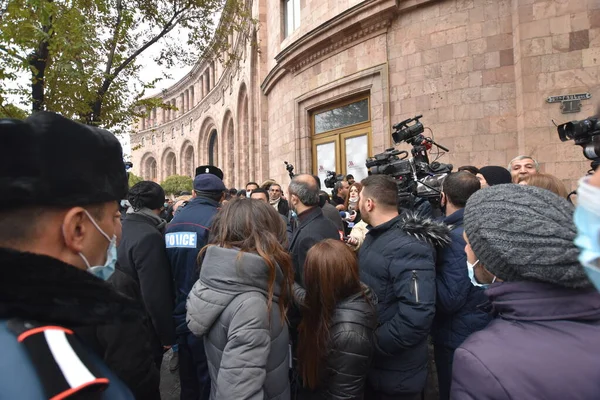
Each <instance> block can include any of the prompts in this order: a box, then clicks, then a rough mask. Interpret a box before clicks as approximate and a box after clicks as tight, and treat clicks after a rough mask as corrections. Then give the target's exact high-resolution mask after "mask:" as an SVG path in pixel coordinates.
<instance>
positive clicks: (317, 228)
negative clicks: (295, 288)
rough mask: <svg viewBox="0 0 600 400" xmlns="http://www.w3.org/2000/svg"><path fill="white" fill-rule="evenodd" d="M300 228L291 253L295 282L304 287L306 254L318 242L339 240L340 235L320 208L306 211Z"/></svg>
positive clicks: (301, 217)
mask: <svg viewBox="0 0 600 400" xmlns="http://www.w3.org/2000/svg"><path fill="white" fill-rule="evenodd" d="M298 219H299V223H298V227H297V228H296V230H295V231H294V233H293V236H292V240H291V242H290V253H291V254H292V261H293V263H294V270H295V280H296V282H298V283H299V284H300V285H301V286H303V285H304V260H305V259H306V253H307V252H308V250H310V248H311V247H313V246H314V245H315V244H316V243H317V242H320V241H321V240H324V239H338V240H341V238H340V233H339V232H338V230H337V229H336V227H335V226H334V225H333V223H332V222H331V221H330V220H328V219H327V218H325V216H324V215H323V212H322V211H321V209H320V208H319V207H314V208H311V209H309V210H306V211H305V212H303V213H302V214H300V215H299V216H298Z"/></svg>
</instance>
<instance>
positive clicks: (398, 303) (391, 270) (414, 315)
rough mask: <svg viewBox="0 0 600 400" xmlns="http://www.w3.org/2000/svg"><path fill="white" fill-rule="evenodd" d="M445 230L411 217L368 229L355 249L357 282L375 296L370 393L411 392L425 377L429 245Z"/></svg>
mask: <svg viewBox="0 0 600 400" xmlns="http://www.w3.org/2000/svg"><path fill="white" fill-rule="evenodd" d="M448 241H449V237H448V227H447V226H445V225H444V224H442V223H436V222H433V221H431V220H421V219H418V218H417V217H415V216H412V215H405V216H398V217H396V218H394V219H392V220H390V221H388V222H386V223H384V224H381V225H378V226H376V227H372V228H370V230H369V232H368V233H367V236H366V238H365V241H364V243H363V245H362V246H361V248H360V251H359V254H358V257H359V266H360V277H361V280H362V281H363V282H364V283H365V284H366V285H367V286H369V287H370V288H371V290H373V292H374V293H375V295H376V296H377V298H378V304H377V313H378V318H379V326H378V327H377V330H376V332H375V336H376V338H377V350H376V353H375V358H374V361H373V366H372V368H371V370H370V373H369V384H370V386H371V387H373V389H374V390H376V391H378V392H383V393H385V394H387V395H389V396H394V395H400V394H416V393H419V392H421V391H422V390H423V388H424V387H425V381H426V378H427V359H428V353H427V336H428V335H429V331H430V328H431V324H432V322H433V316H434V313H435V250H434V244H437V245H445V244H447V243H448Z"/></svg>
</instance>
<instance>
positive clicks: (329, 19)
mask: <svg viewBox="0 0 600 400" xmlns="http://www.w3.org/2000/svg"><path fill="white" fill-rule="evenodd" d="M252 14H253V16H254V18H256V19H257V20H258V21H259V26H258V29H257V30H256V31H255V32H254V33H253V35H254V37H253V40H244V39H243V38H242V37H237V38H236V37H233V38H232V43H233V46H234V48H237V49H239V50H240V54H242V56H241V58H240V60H239V62H237V63H234V64H233V65H231V66H228V67H224V66H223V65H222V64H221V63H219V62H218V61H214V60H210V59H201V60H199V62H198V63H197V65H196V66H195V67H194V68H193V70H192V71H191V72H190V73H189V74H188V75H187V76H186V77H184V78H183V79H182V80H181V81H180V82H178V83H177V84H175V85H174V86H172V87H170V88H169V89H167V90H166V91H164V92H163V93H162V94H161V95H160V96H162V97H163V99H164V100H165V101H168V102H171V103H172V104H173V105H175V106H176V107H177V108H178V110H177V111H167V110H164V111H163V110H161V109H159V110H151V111H150V112H149V117H148V118H147V119H145V120H144V121H139V123H138V125H137V126H136V127H134V133H133V134H132V135H131V143H132V146H134V147H138V149H137V150H135V151H134V152H133V156H132V157H133V159H132V161H133V163H134V171H135V173H136V174H139V175H141V176H143V177H144V178H146V179H153V180H156V181H161V180H163V179H164V178H166V177H167V176H169V175H172V174H181V175H193V171H194V168H195V166H197V165H201V164H207V163H209V164H214V165H217V166H219V167H220V168H221V169H223V170H224V172H225V181H226V184H227V185H228V186H230V187H237V188H240V187H242V186H244V185H245V183H246V182H247V181H250V180H254V181H258V182H260V181H262V180H264V179H267V178H273V179H276V180H278V181H280V182H281V183H283V184H284V186H285V184H286V183H287V182H288V181H289V178H288V176H287V173H286V170H285V168H284V161H288V162H290V163H291V164H293V165H294V166H295V167H296V171H297V172H312V173H319V174H320V175H321V176H324V174H325V171H326V170H328V169H335V170H336V171H337V172H338V173H353V174H354V175H355V177H357V178H360V177H362V176H364V175H366V169H365V167H364V159H365V158H366V157H367V156H372V155H374V154H376V153H380V152H382V151H384V150H385V149H386V148H389V147H391V146H392V144H393V143H392V140H391V136H390V135H391V132H392V126H393V125H394V124H395V123H397V122H399V121H402V120H404V119H406V118H410V117H413V116H414V115H416V114H423V119H422V122H423V123H424V125H425V126H426V127H428V128H430V130H426V134H428V135H430V134H431V132H432V133H433V135H434V138H435V140H436V141H437V142H439V143H441V144H443V145H444V146H445V147H447V148H449V150H450V152H449V153H448V154H446V155H445V156H444V157H443V158H441V159H440V161H441V162H448V163H452V164H454V165H455V167H458V166H460V165H465V164H469V165H476V166H484V165H503V166H505V165H506V164H507V163H508V161H510V159H512V158H513V157H514V156H516V155H519V154H530V155H532V156H533V157H535V158H536V159H538V161H539V162H540V163H541V166H542V169H543V170H544V171H546V172H549V173H552V174H555V175H556V176H558V177H559V178H561V179H563V180H565V182H567V183H568V184H569V185H570V186H573V185H574V184H575V182H576V180H577V178H578V177H580V176H581V175H583V174H584V173H585V172H586V171H587V169H589V161H587V160H585V158H584V157H583V155H582V152H581V148H580V147H579V146H575V145H574V144H573V142H568V143H563V142H561V141H560V140H559V138H558V135H557V132H556V128H555V126H554V124H553V121H555V122H556V123H562V122H566V121H570V120H574V119H583V118H585V117H588V116H590V115H592V114H593V113H594V112H595V110H596V105H597V104H599V103H598V100H599V99H598V98H597V97H596V95H597V94H598V95H600V92H597V91H596V90H597V87H598V85H599V84H600V0H549V1H540V0H366V1H361V0H254V1H253V2H252ZM588 92H589V93H591V94H592V98H591V99H589V100H583V101H582V102H581V105H582V108H581V111H580V112H578V113H572V114H563V113H562V111H561V108H560V103H548V102H547V98H548V97H550V96H557V95H566V94H576V93H588ZM399 148H400V149H404V150H406V149H408V146H406V145H401V146H399Z"/></svg>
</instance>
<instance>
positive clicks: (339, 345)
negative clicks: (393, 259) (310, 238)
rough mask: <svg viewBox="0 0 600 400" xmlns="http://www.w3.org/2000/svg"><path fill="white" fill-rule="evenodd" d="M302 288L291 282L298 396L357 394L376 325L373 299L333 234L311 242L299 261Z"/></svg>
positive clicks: (361, 392) (348, 253) (361, 393)
mask: <svg viewBox="0 0 600 400" xmlns="http://www.w3.org/2000/svg"><path fill="white" fill-rule="evenodd" d="M304 283H305V286H306V289H305V290H306V291H305V290H304V289H302V288H301V287H300V286H298V285H296V286H295V296H294V297H295V300H296V301H297V302H298V303H299V305H300V306H301V310H302V322H301V323H300V327H299V343H298V366H299V374H300V377H301V379H302V382H303V384H304V388H303V389H301V393H300V394H299V397H298V398H299V399H301V400H306V399H329V400H332V399H333V400H335V399H345V400H348V399H356V400H358V399H362V398H363V396H364V390H365V383H366V379H367V372H368V370H369V366H370V363H371V359H372V355H373V347H374V333H373V332H374V330H375V328H376V326H377V317H376V315H375V309H374V304H373V303H375V300H374V299H372V298H371V297H370V294H369V290H368V288H367V287H366V286H364V285H362V284H361V282H360V279H359V274H358V261H357V259H356V256H355V255H354V253H353V252H352V251H351V250H350V249H349V248H348V247H347V246H345V245H344V244H343V243H342V242H340V241H339V240H332V239H327V240H324V241H322V242H320V243H317V244H316V245H314V246H313V247H312V248H311V249H310V250H309V251H308V253H307V256H306V262H305V264H304Z"/></svg>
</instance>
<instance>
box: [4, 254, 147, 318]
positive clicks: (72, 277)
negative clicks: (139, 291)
mask: <svg viewBox="0 0 600 400" xmlns="http://www.w3.org/2000/svg"><path fill="white" fill-rule="evenodd" d="M142 316H143V309H142V306H141V305H140V304H137V303H136V302H134V301H133V300H132V299H130V298H128V297H126V296H124V295H122V294H120V293H119V292H117V291H116V290H115V289H114V288H113V287H112V286H111V285H110V284H109V283H107V282H104V281H102V280H101V279H99V278H97V277H95V276H93V275H91V274H90V273H88V272H86V271H83V270H80V269H77V268H76V267H74V266H72V265H69V264H66V263H64V262H62V261H60V260H57V259H55V258H52V257H48V256H43V255H38V254H32V253H23V252H18V251H15V250H10V249H6V248H0V319H8V318H21V319H27V320H33V321H37V322H41V323H54V324H60V325H65V326H68V327H78V326H91V325H104V324H109V323H113V322H123V321H133V320H136V319H139V318H141V317H142Z"/></svg>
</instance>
